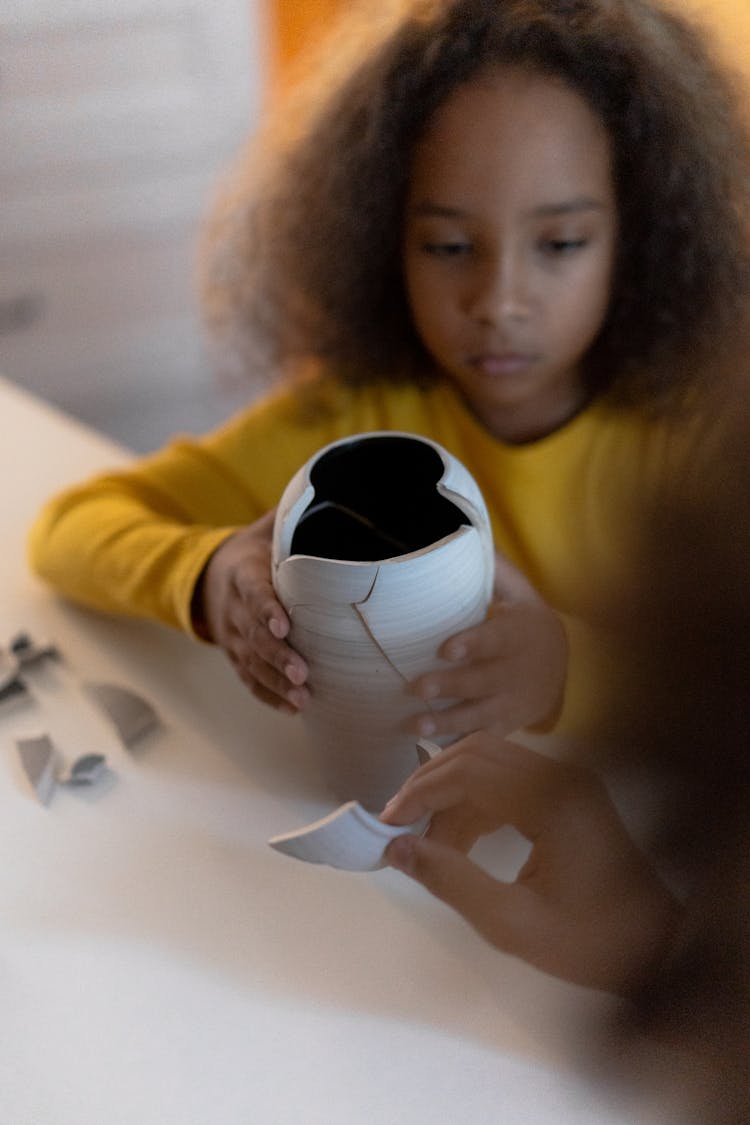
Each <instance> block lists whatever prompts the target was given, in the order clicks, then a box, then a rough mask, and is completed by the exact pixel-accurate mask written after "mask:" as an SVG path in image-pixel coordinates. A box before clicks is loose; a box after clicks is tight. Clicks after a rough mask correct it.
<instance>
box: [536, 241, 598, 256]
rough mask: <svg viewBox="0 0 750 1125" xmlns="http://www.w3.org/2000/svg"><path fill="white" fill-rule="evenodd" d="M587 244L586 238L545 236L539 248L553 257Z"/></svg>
mask: <svg viewBox="0 0 750 1125" xmlns="http://www.w3.org/2000/svg"><path fill="white" fill-rule="evenodd" d="M587 244H588V239H587V238H546V239H545V240H544V241H543V242H542V243H541V249H542V250H543V251H544V253H546V254H551V255H552V256H553V257H562V256H563V255H565V254H570V253H571V252H573V251H575V250H582V249H583V247H584V246H586V245H587Z"/></svg>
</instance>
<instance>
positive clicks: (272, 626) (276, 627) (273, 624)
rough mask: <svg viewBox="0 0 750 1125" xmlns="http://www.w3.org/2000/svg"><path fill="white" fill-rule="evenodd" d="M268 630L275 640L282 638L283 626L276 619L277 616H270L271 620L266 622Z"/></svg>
mask: <svg viewBox="0 0 750 1125" xmlns="http://www.w3.org/2000/svg"><path fill="white" fill-rule="evenodd" d="M268 631H269V633H272V634H273V636H274V637H276V639H277V640H279V641H280V640H283V638H284V626H283V625H282V623H281V622H280V621H279V620H278V618H276V617H272V618H271V620H270V621H269V622H268Z"/></svg>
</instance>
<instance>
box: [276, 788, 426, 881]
mask: <svg viewBox="0 0 750 1125" xmlns="http://www.w3.org/2000/svg"><path fill="white" fill-rule="evenodd" d="M429 820H430V818H429V816H427V817H424V818H423V819H422V820H420V821H418V822H417V823H416V824H410V825H405V826H403V827H395V826H394V825H392V824H383V822H382V821H381V820H378V818H377V817H376V816H374V815H373V814H372V813H370V812H368V811H367V809H363V808H362V806H361V805H360V804H359V802H357V801H348V802H347V803H346V804H344V805H341V807H340V808H338V809H336V810H335V811H334V812H332V813H329V815H328V816H324V817H322V818H321V819H320V820H316V821H314V823H312V824H307V825H305V827H304V828H298V829H297V830H296V831H294V832H286V833H284V834H282V835H280V836H272V837H271V839H270V840H269V841H268V843H269V844H270V845H271V847H272V848H275V849H276V851H277V852H283V853H284V854H285V855H289V856H293V857H294V858H295V859H301V860H304V861H305V862H306V863H326V864H328V866H329V867H336V868H338V869H339V870H342V871H377V870H378V869H379V868H381V867H385V866H386V863H385V859H384V858H383V853H384V852H385V849H386V848H387V847H388V844H389V843H390V842H391V840H394V839H395V838H396V837H397V836H403V835H405V834H406V833H412V834H414V835H417V836H421V834H422V833H423V832H424V831H425V829H426V828H427V825H428V824H429Z"/></svg>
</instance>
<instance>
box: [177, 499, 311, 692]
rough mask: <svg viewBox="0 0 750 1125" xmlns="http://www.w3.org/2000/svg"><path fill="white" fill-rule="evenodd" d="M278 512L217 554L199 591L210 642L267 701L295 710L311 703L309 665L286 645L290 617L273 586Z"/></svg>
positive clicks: (198, 604)
mask: <svg viewBox="0 0 750 1125" xmlns="http://www.w3.org/2000/svg"><path fill="white" fill-rule="evenodd" d="M273 521H274V512H269V513H268V514H267V515H265V516H263V517H262V518H261V519H259V520H258V521H257V522H256V523H254V524H251V525H250V526H249V527H246V528H244V529H243V530H242V531H238V532H236V533H235V534H234V535H232V536H231V537H230V538H229V539H227V540H225V541H224V543H222V545H221V546H220V547H219V548H218V550H216V551H215V552H214V554H213V555H212V556H211V558H210V559H209V561H208V564H207V565H206V568H205V570H204V572H203V576H202V579H201V582H200V585H199V588H198V591H197V593H196V609H197V616H198V617H199V618H200V619H201V624H202V628H201V632H202V633H203V634H204V636H205V637H206V639H207V640H210V641H213V642H214V643H215V644H217V645H218V646H219V647H220V648H223V649H224V651H225V652H226V654H227V656H228V657H229V659H230V660H231V662H232V664H234V666H235V669H236V670H237V674H238V676H239V677H240V679H241V680H243V682H244V683H246V684H247V686H248V687H249V688H250V690H251V691H252V693H253V695H255V696H257V698H258V699H260V700H261V701H262V702H263V703H268V704H270V705H271V706H272V707H275V708H277V709H278V710H283V711H289V712H296V711H299V710H301V709H302V708H303V707H305V705H306V704H307V702H308V699H309V692H308V689H307V687H306V686H305V681H306V679H307V671H308V669H307V664H306V663H305V661H304V660H303V659H302V657H301V656H300V655H299V653H297V652H295V651H294V649H293V648H291V647H290V645H289V644H288V643H287V641H286V640H285V638H286V637H287V635H288V633H289V629H290V624H291V623H290V621H289V618H288V616H287V614H286V612H285V611H284V609H283V607H282V605H281V604H280V602H279V601H278V600H277V598H276V594H275V593H274V589H273V585H272V584H271V542H272V537H273Z"/></svg>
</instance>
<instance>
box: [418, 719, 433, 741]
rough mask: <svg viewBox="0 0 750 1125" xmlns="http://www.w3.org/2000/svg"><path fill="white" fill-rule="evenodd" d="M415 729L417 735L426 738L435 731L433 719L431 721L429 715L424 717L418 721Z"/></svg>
mask: <svg viewBox="0 0 750 1125" xmlns="http://www.w3.org/2000/svg"><path fill="white" fill-rule="evenodd" d="M417 729H418V731H419V733H420V734H421V735H423V736H424V737H425V738H426V737H427V736H429V735H431V734H434V733H435V731H436V730H437V726H436V725H435V720H434V719H431V718H430V716H429V715H425V716H424V717H423V718H421V719H420V720H419V722H418V724H417Z"/></svg>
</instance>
